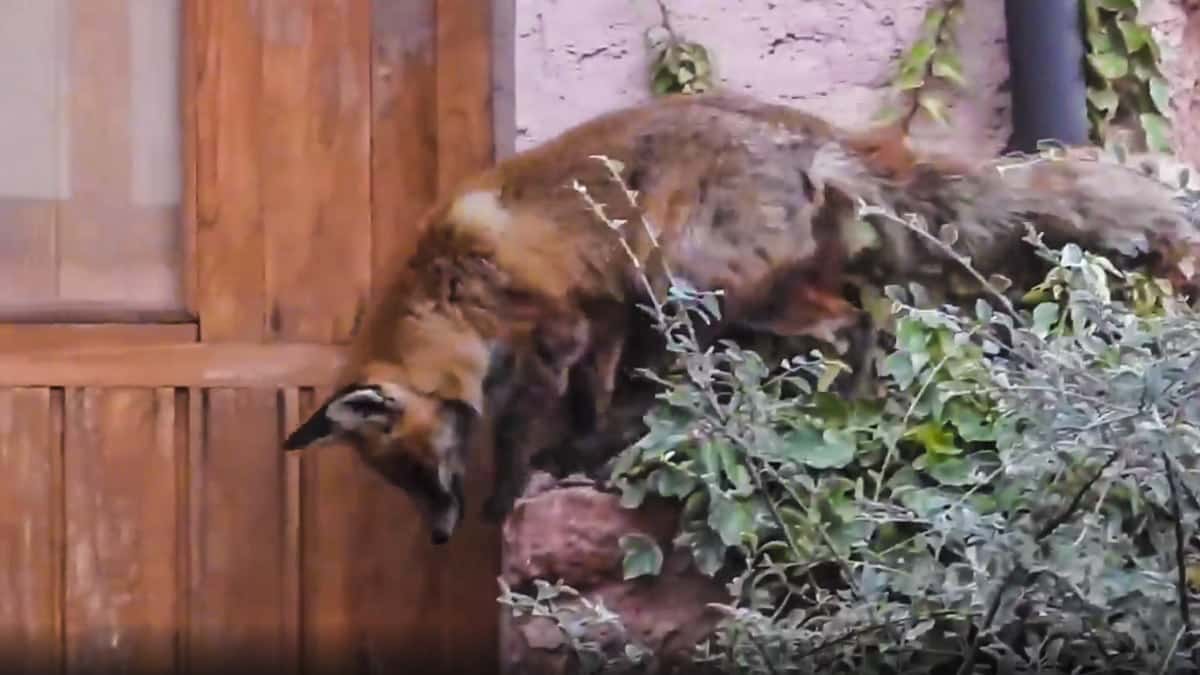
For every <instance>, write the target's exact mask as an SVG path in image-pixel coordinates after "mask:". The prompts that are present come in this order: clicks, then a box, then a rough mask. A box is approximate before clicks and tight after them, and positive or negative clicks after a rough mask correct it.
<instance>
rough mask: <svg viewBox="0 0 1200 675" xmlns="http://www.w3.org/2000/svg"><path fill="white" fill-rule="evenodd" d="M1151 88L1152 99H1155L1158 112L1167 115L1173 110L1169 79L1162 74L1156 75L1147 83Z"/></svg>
mask: <svg viewBox="0 0 1200 675" xmlns="http://www.w3.org/2000/svg"><path fill="white" fill-rule="evenodd" d="M1146 84H1147V87H1148V88H1149V89H1150V100H1152V101H1154V107H1155V108H1157V109H1158V112H1160V113H1162V114H1164V115H1167V114H1169V113H1170V112H1171V88H1170V87H1169V86H1168V85H1167V80H1166V79H1165V78H1163V77H1161V76H1158V75H1156V76H1154V77H1152V78H1150V81H1149V82H1147V83H1146Z"/></svg>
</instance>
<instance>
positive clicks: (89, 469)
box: [63, 388, 182, 673]
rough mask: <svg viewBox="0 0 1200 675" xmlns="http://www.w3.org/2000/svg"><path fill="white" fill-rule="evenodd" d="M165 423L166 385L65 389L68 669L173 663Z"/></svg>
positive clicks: (173, 525) (171, 420)
mask: <svg viewBox="0 0 1200 675" xmlns="http://www.w3.org/2000/svg"><path fill="white" fill-rule="evenodd" d="M175 424H176V418H175V392H174V390H172V389H170V388H156V389H150V388H145V389H134V388H112V389H68V390H67V391H66V400H65V405H64V417H63V429H64V434H63V438H64V441H63V450H64V452H63V498H64V514H65V527H66V538H65V552H64V557H65V564H64V569H65V579H64V581H65V584H66V586H65V597H64V628H65V638H66V647H67V649H66V668H67V671H68V672H71V673H79V672H111V671H112V670H114V669H117V670H119V669H124V670H127V671H131V672H153V671H159V672H161V671H170V670H171V669H172V668H173V666H174V663H175V632H176V619H177V611H176V602H177V601H178V599H179V593H178V587H177V584H178V578H177V576H176V574H177V569H176V564H175V563H176V546H177V544H178V535H179V532H178V527H177V525H178V523H177V519H178V513H177V507H178V499H177V498H178V491H177V485H176V480H177V464H176V463H177V462H178V461H180V458H181V456H182V453H181V449H180V448H177V447H176V445H175V440H176V436H175Z"/></svg>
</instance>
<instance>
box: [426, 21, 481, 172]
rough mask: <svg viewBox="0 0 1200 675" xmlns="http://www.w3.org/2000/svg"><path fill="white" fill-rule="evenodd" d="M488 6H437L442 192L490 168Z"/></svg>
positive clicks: (438, 163) (438, 119)
mask: <svg viewBox="0 0 1200 675" xmlns="http://www.w3.org/2000/svg"><path fill="white" fill-rule="evenodd" d="M491 12H492V9H491V3H490V2H484V3H480V2H478V1H477V0H437V129H438V136H437V138H438V145H437V165H438V173H437V175H438V191H439V192H445V191H447V190H450V189H452V188H453V187H454V185H455V184H456V183H458V181H460V180H462V179H463V178H465V177H467V176H468V175H470V174H472V173H475V172H476V171H480V170H482V169H484V168H486V167H487V166H488V165H490V164H491V163H492V160H493V157H494V156H495V149H494V144H493V142H492V131H493V130H492V103H491V101H492V14H491Z"/></svg>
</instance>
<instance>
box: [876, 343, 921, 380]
mask: <svg viewBox="0 0 1200 675" xmlns="http://www.w3.org/2000/svg"><path fill="white" fill-rule="evenodd" d="M880 374H882V375H884V376H885V377H891V378H892V379H893V380H895V381H896V385H897V386H898V387H900V388H901V389H908V388H909V387H910V386H912V383H913V380H914V379H916V377H917V370H916V368H914V367H913V363H912V359H910V358H909V356H908V354H905V353H904V352H892V353H891V354H888V356H887V358H886V359H884V360H883V366H882V367H881V368H880Z"/></svg>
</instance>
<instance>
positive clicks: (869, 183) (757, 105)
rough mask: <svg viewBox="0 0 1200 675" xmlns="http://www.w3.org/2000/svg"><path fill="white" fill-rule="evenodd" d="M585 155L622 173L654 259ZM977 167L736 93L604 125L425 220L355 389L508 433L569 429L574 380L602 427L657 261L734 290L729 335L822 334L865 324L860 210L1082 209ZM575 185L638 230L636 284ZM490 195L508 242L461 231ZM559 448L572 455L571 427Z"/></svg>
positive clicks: (488, 230) (1063, 187)
mask: <svg viewBox="0 0 1200 675" xmlns="http://www.w3.org/2000/svg"><path fill="white" fill-rule="evenodd" d="M590 155H605V156H608V157H610V158H612V159H615V160H617V161H619V162H621V163H622V164H623V165H624V169H625V170H624V172H623V178H624V179H626V180H629V181H632V182H633V183H635V184H634V185H633V186H632V187H633V188H634V189H635V190H637V191H638V193H639V201H640V205H641V206H642V207H643V208H644V213H645V215H646V216H647V218H648V219H649V221H650V222H651V223H652V224H653V226H655V227H656V228H657V232H656V236H657V239H658V240H659V243H660V244H661V248H660V249H655V248H654V246H653V245H652V241H651V238H650V237H649V236H648V235H647V233H646V232H645V231H644V230H643V228H642V226H641V222H640V215H641V214H640V212H639V211H637V210H635V209H633V208H631V207H630V205H629V204H628V203H627V201H626V197H625V194H624V192H623V191H622V190H621V189H620V187H619V186H618V185H616V184H615V183H614V182H612V181H611V180H610V179H609V176H608V174H607V172H606V170H605V169H604V167H603V166H602V165H601V163H600V162H598V161H596V160H594V159H592V158H590V157H589V156H590ZM969 169H970V168H969V167H965V166H962V165H961V164H959V163H956V162H954V161H952V160H949V159H946V158H924V157H919V156H917V155H916V154H915V153H914V152H913V151H912V150H911V149H910V148H909V147H908V146H907V144H906V142H905V140H904V138H903V136H902V135H900V134H899V133H897V130H896V129H893V128H882V129H877V130H873V131H870V132H867V133H849V132H846V131H843V130H839V129H837V128H836V127H834V126H832V125H831V124H829V123H828V122H826V121H824V120H822V119H820V118H818V117H816V116H814V115H811V114H807V113H804V112H801V111H799V110H795V109H792V108H788V107H784V106H779V105H772V104H766V103H762V102H758V101H754V100H751V99H747V98H741V97H736V96H727V95H721V94H713V95H704V96H680V97H669V98H664V99H658V100H656V101H654V102H652V103H649V104H646V105H642V106H639V107H635V108H629V109H624V110H620V111H617V112H614V113H610V114H607V115H604V116H601V117H599V118H596V119H593V120H591V121H589V122H587V123H585V124H583V125H580V126H579V127H576V128H574V129H572V130H570V131H567V132H566V133H564V134H562V135H561V136H559V137H558V138H557V139H554V140H552V141H550V142H548V143H545V144H543V145H541V146H538V147H536V148H533V149H531V150H528V151H526V152H523V153H520V154H517V155H515V156H513V157H511V158H509V159H506V160H505V161H503V162H500V163H499V164H498V165H496V166H495V167H493V168H491V169H489V170H487V171H484V172H481V173H480V174H478V175H477V176H474V177H472V178H470V179H469V180H466V181H464V182H463V183H462V184H461V185H460V186H459V187H458V188H457V189H456V190H454V191H453V192H451V193H449V194H447V195H445V196H444V197H443V198H442V200H441V201H440V202H439V203H438V204H437V205H436V206H435V207H434V208H432V209H431V210H430V212H429V214H428V216H427V220H426V223H425V226H424V228H423V230H422V231H423V234H422V237H421V239H420V242H419V245H418V246H417V249H416V252H415V254H414V255H413V257H412V258H411V259H410V260H409V261H408V262H407V263H406V264H405V265H404V266H403V267H402V268H401V269H399V270H397V272H396V276H395V278H394V279H393V280H392V282H391V284H390V285H389V286H388V287H387V289H386V290H385V291H384V293H383V294H382V295H381V296H380V298H379V299H378V301H377V304H376V305H375V307H374V308H373V310H372V312H371V313H370V314H369V316H368V320H367V321H366V323H365V326H364V328H363V330H362V332H361V334H360V335H359V336H358V338H357V341H356V343H355V346H354V350H353V356H352V359H351V362H350V365H349V366H348V368H347V370H346V371H345V373H344V376H343V381H344V382H352V381H359V382H362V381H389V382H393V383H398V384H400V385H402V386H404V387H407V388H408V389H410V390H412V391H413V392H415V393H417V394H419V395H422V396H425V397H428V398H429V399H430V400H458V401H463V402H465V403H467V404H468V405H470V406H471V407H472V408H473V409H475V410H476V411H477V412H479V413H481V414H482V413H487V414H489V415H491V416H493V417H495V416H504V415H505V414H508V415H509V417H510V418H514V419H515V418H519V417H529V416H537V415H538V414H539V413H543V414H544V413H547V411H556V412H551V413H550V414H559V415H561V414H562V410H563V403H562V401H561V399H562V396H563V394H564V390H563V386H562V385H563V383H564V382H566V378H567V377H568V374H569V373H573V376H575V377H582V378H584V379H585V380H586V381H587V382H588V383H589V385H588V387H589V389H590V390H591V392H590V393H591V397H592V405H593V407H594V410H595V412H596V413H597V414H600V415H604V413H605V412H606V411H607V410H608V409H609V406H610V399H611V396H612V394H613V388H614V386H615V384H614V380H615V378H616V373H617V365H618V363H619V362H620V361H621V358H622V356H623V354H624V351H623V350H624V345H625V343H626V340H627V337H628V335H629V334H630V331H631V330H633V329H634V328H635V327H633V326H630V325H629V324H628V323H627V321H628V318H629V316H630V313H629V311H628V310H629V307H630V306H631V304H632V303H635V302H644V297H643V289H642V286H641V284H640V281H639V278H638V274H640V273H641V272H645V273H647V274H649V275H650V278H651V281H652V283H653V284H654V285H655V287H656V288H658V289H660V290H661V289H663V288H664V287H665V285H666V280H665V277H664V274H663V270H662V268H661V266H660V265H659V263H660V262H661V261H665V262H666V263H668V264H669V265H670V267H671V268H672V269H673V270H674V272H676V273H677V274H679V275H680V276H682V277H683V278H685V279H687V280H688V281H690V282H692V283H693V284H694V285H696V286H698V287H701V288H706V289H714V288H721V289H723V290H724V292H725V301H724V305H723V312H724V313H725V315H726V317H727V318H728V319H729V321H730V322H732V323H741V324H743V325H748V326H751V327H754V328H757V329H765V330H768V331H772V332H776V333H779V334H784V335H796V334H803V333H805V332H817V333H820V332H822V330H823V327H824V328H838V327H841V326H845V325H848V324H849V323H850V322H852V321H853V320H854V319H855V318H856V315H857V310H856V309H855V308H854V307H853V306H852V305H851V304H850V303H848V302H847V301H846V300H845V299H843V297H842V288H841V287H842V284H843V283H844V281H845V277H846V271H845V270H846V265H847V264H848V263H849V262H850V260H849V258H850V257H851V254H850V252H849V251H848V250H847V248H846V245H845V241H844V236H843V230H842V228H843V227H844V226H845V224H846V223H847V221H848V219H851V218H853V217H854V199H855V198H857V197H863V198H877V199H883V200H885V201H886V200H894V201H897V202H900V203H905V204H907V205H909V206H914V207H915V208H917V209H918V210H928V211H929V212H930V213H935V212H936V211H937V209H939V208H951V209H958V210H961V211H964V212H966V213H967V214H968V215H969V216H970V217H971V218H973V219H975V220H977V221H979V223H980V224H981V225H983V226H985V227H984V229H985V230H986V229H987V227H993V226H994V225H993V224H994V223H1001V222H1005V221H1006V220H1008V219H1011V218H1012V215H1013V214H1014V213H1017V212H1024V211H1028V210H1029V209H1031V208H1032V209H1034V210H1035V211H1036V210H1038V209H1042V210H1043V211H1045V212H1046V213H1048V214H1049V215H1050V216H1053V215H1054V213H1055V212H1056V211H1055V209H1060V210H1061V209H1063V208H1066V207H1065V206H1064V205H1063V203H1062V200H1059V201H1055V200H1054V199H1051V197H1053V196H1054V195H1055V194H1057V193H1060V192H1061V193H1063V195H1062V199H1063V200H1065V199H1067V198H1074V197H1077V195H1076V194H1074V193H1075V192H1076V191H1077V188H1076V187H1075V182H1074V181H1076V178H1075V174H1074V173H1071V172H1072V171H1078V170H1080V169H1069V170H1068V169H1063V170H1061V171H1060V170H1059V169H1056V168H1051V169H1037V170H1035V172H1034V174H1033V175H1032V176H1031V177H1030V178H1028V180H1027V183H1028V185H1025V186H1021V187H1018V188H1014V191H1013V195H1012V196H1008V195H1007V194H1006V193H1004V190H1006V189H1007V188H1006V187H1005V184H1004V183H1003V181H1002V180H1001V179H999V178H994V177H989V176H988V175H984V174H978V173H977V174H974V177H973V178H972V182H967V183H959V182H955V181H956V177H957V176H958V175H960V174H966V173H970V170H969ZM1039 172H1040V173H1039ZM573 180H578V181H580V182H581V183H583V184H584V185H586V187H587V188H588V190H589V191H590V193H591V195H592V197H593V198H594V199H595V200H596V201H597V202H600V203H602V204H604V205H605V209H606V211H607V213H608V215H609V216H610V217H611V218H614V219H621V220H625V221H626V225H625V226H624V228H623V234H624V235H625V237H626V239H627V241H628V244H629V246H630V248H631V250H632V251H633V254H634V256H635V258H636V259H637V261H638V263H639V264H640V268H636V267H635V266H634V265H633V264H631V261H630V259H629V258H628V256H627V253H626V250H625V249H624V248H623V247H622V246H621V242H620V240H619V239H618V237H617V236H616V233H614V232H613V231H612V230H611V229H609V228H608V227H607V226H606V225H604V224H603V223H601V222H600V221H599V220H598V219H597V218H596V217H595V215H594V214H593V213H592V212H591V211H590V209H589V208H588V207H587V205H586V203H585V202H584V201H583V199H582V198H581V197H580V196H579V195H578V194H577V193H576V192H575V191H574V190H573V189H572V187H571V183H572V181H573ZM1063 181H1065V182H1064V183H1063V184H1059V183H1060V182H1063ZM971 190H976V191H977V192H978V191H983V192H982V193H978V194H977V193H973V192H971ZM481 191H482V192H487V191H494V192H495V194H496V195H497V199H498V204H499V207H500V209H502V210H503V214H504V216H505V218H504V219H505V220H507V221H508V222H507V223H506V224H503V225H501V226H500V227H499V228H498V229H496V228H493V227H488V226H484V225H487V224H486V223H484V224H482V225H481V224H480V223H476V222H456V220H455V219H454V218H452V217H451V214H453V213H455V205H456V202H459V200H461V199H462V198H463V197H464V196H466V195H470V194H472V193H476V192H481ZM980 194H982V195H983V196H984V197H986V198H985V199H979V196H980ZM939 200H940V201H939ZM946 204H949V205H950V206H949V207H947V206H946ZM1031 204H1032V205H1033V206H1031ZM490 215H495V214H490ZM488 216H489V214H487V213H485V214H484V217H483V220H488V219H489V218H488ZM493 224H496V223H493ZM1063 229H1069V228H1065V227H1064V228H1063ZM1088 234H1089V233H1086V232H1085V233H1084V235H1088ZM1005 236H1008V235H1005ZM1017 236H1019V233H1018V235H1017ZM1085 238H1086V237H1085ZM897 246H898V248H894V250H892V251H890V252H885V253H881V254H879V255H877V256H876V258H873V260H876V262H875V265H876V266H877V267H878V268H879V269H881V270H884V271H886V273H888V274H896V275H902V274H907V273H908V271H909V269H910V268H912V267H914V266H915V265H916V264H917V263H919V262H921V260H919V259H910V258H911V256H910V255H909V254H908V253H906V252H908V251H910V250H911V251H914V252H917V251H919V249H918V248H913V247H912V246H910V245H908V244H904V245H900V244H897ZM889 255H890V256H891V258H890V259H888V256H889ZM913 255H916V253H914V254H913ZM922 255H923V254H922ZM1001 257H1003V256H1001ZM501 345H502V346H505V347H507V348H508V349H510V350H511V351H512V352H513V354H514V358H515V360H516V364H517V365H516V367H515V369H514V370H513V372H512V375H511V378H510V381H508V382H506V383H504V384H503V386H500V387H498V388H497V389H496V391H498V392H502V393H492V394H489V393H488V392H485V391H484V380H485V378H486V376H487V375H488V371H489V368H490V367H491V366H490V362H489V358H488V356H489V353H490V350H491V349H493V348H495V347H497V346H501ZM539 397H541V398H540V399H539ZM522 405H523V407H521V406H522ZM514 406H515V407H514ZM514 415H515V416H516V417H513V416H514ZM556 422H561V419H558V420H556ZM531 433H533V432H532V431H531ZM549 435H550V436H566V437H568V438H569V437H570V436H571V435H572V430H571V429H570V428H566V429H560V431H558V432H553V433H550V434H549ZM560 440H561V439H560ZM543 441H544V442H546V443H548V442H550V441H548V440H545V439H543ZM517 442H518V443H519V442H520V441H517ZM418 445H419V444H418ZM414 447H415V446H414ZM534 450H536V448H522V451H523V452H533V451H534ZM526 459H527V457H521V458H516V459H513V458H508V459H507V460H505V461H510V462H513V463H515V464H514V466H515V465H523V463H524V462H525V461H526ZM519 468H520V467H516V468H514V470H515V471H519Z"/></svg>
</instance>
